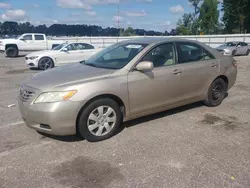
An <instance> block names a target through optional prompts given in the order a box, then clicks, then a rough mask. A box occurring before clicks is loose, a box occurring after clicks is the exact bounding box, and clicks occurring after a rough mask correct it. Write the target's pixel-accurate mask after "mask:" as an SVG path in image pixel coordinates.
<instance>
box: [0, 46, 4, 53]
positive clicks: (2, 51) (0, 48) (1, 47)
mask: <svg viewBox="0 0 250 188" xmlns="http://www.w3.org/2000/svg"><path fill="white" fill-rule="evenodd" d="M0 52H1V53H4V52H5V46H4V45H0Z"/></svg>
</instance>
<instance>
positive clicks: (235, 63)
mask: <svg viewBox="0 0 250 188" xmlns="http://www.w3.org/2000/svg"><path fill="white" fill-rule="evenodd" d="M232 64H233V66H234V67H237V61H236V60H235V59H233V61H232Z"/></svg>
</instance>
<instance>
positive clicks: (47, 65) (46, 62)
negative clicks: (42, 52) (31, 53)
mask: <svg viewBox="0 0 250 188" xmlns="http://www.w3.org/2000/svg"><path fill="white" fill-rule="evenodd" d="M53 67H54V62H53V60H52V59H51V58H50V57H42V58H41V59H40V60H39V62H38V68H39V69H41V70H47V69H51V68H53Z"/></svg>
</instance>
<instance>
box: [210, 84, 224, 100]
mask: <svg viewBox="0 0 250 188" xmlns="http://www.w3.org/2000/svg"><path fill="white" fill-rule="evenodd" d="M221 95H222V86H221V84H215V85H214V86H213V88H212V99H213V100H214V101H217V100H219V99H220V98H221Z"/></svg>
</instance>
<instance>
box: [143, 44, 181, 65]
mask: <svg viewBox="0 0 250 188" xmlns="http://www.w3.org/2000/svg"><path fill="white" fill-rule="evenodd" d="M175 59H176V58H175V47H174V44H171V43H168V44H162V45H159V46H157V47H155V48H154V49H152V50H151V51H150V52H149V53H148V54H146V55H145V56H144V57H143V59H142V60H143V61H151V62H153V64H154V67H161V66H169V65H174V64H175Z"/></svg>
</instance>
